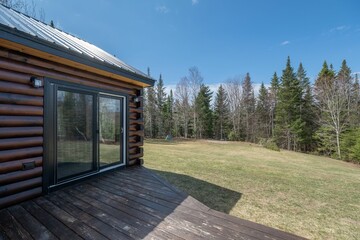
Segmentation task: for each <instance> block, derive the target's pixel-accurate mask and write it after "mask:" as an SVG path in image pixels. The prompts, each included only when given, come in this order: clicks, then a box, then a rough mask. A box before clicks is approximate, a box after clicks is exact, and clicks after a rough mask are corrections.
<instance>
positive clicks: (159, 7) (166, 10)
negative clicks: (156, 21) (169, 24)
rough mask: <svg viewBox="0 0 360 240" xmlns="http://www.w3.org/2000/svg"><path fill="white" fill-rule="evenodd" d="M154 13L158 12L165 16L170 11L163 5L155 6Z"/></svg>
mask: <svg viewBox="0 0 360 240" xmlns="http://www.w3.org/2000/svg"><path fill="white" fill-rule="evenodd" d="M156 11H158V12H159V13H163V14H166V13H168V12H169V11H170V9H169V8H168V7H166V6H165V5H162V6H157V7H156Z"/></svg>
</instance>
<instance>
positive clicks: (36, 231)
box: [9, 205, 58, 240]
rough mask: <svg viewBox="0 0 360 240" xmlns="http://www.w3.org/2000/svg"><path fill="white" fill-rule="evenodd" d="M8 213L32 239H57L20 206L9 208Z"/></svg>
mask: <svg viewBox="0 0 360 240" xmlns="http://www.w3.org/2000/svg"><path fill="white" fill-rule="evenodd" d="M9 212H10V213H11V215H13V216H14V217H15V219H16V221H18V222H19V223H20V224H21V225H22V226H23V227H24V229H26V231H27V232H28V233H29V234H30V235H31V236H32V237H33V238H34V239H39V240H40V239H58V238H57V237H56V236H55V235H54V234H52V233H51V232H50V231H49V230H48V229H47V228H46V227H44V226H43V225H42V224H41V223H40V222H39V221H38V220H36V218H34V217H33V216H32V215H31V214H30V213H29V212H27V211H26V210H25V209H24V208H23V207H21V206H20V205H15V206H12V207H10V208H9Z"/></svg>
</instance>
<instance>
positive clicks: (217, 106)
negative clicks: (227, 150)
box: [214, 85, 229, 140]
mask: <svg viewBox="0 0 360 240" xmlns="http://www.w3.org/2000/svg"><path fill="white" fill-rule="evenodd" d="M228 127H229V103H228V100H227V97H226V92H225V89H224V88H223V86H222V85H220V86H219V89H218V91H217V93H216V97H215V102H214V134H215V138H216V139H219V140H224V139H225V138H226V136H227V135H228V129H229V128H228Z"/></svg>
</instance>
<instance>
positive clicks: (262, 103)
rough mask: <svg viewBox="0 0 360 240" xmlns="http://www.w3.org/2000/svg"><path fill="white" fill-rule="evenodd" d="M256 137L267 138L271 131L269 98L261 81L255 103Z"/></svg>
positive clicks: (258, 138)
mask: <svg viewBox="0 0 360 240" xmlns="http://www.w3.org/2000/svg"><path fill="white" fill-rule="evenodd" d="M255 112H256V122H257V124H256V129H257V131H256V138H257V140H260V139H267V138H269V137H270V133H271V123H270V98H269V93H268V90H267V89H266V87H265V85H264V83H261V86H260V90H259V95H258V99H257V103H256V111H255Z"/></svg>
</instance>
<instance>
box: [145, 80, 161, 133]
mask: <svg viewBox="0 0 360 240" xmlns="http://www.w3.org/2000/svg"><path fill="white" fill-rule="evenodd" d="M144 96H145V101H144V121H145V136H148V137H150V138H155V137H156V136H157V132H158V131H157V125H156V122H157V115H156V111H157V108H156V94H155V90H154V87H149V88H147V89H146V91H145V93H144Z"/></svg>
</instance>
